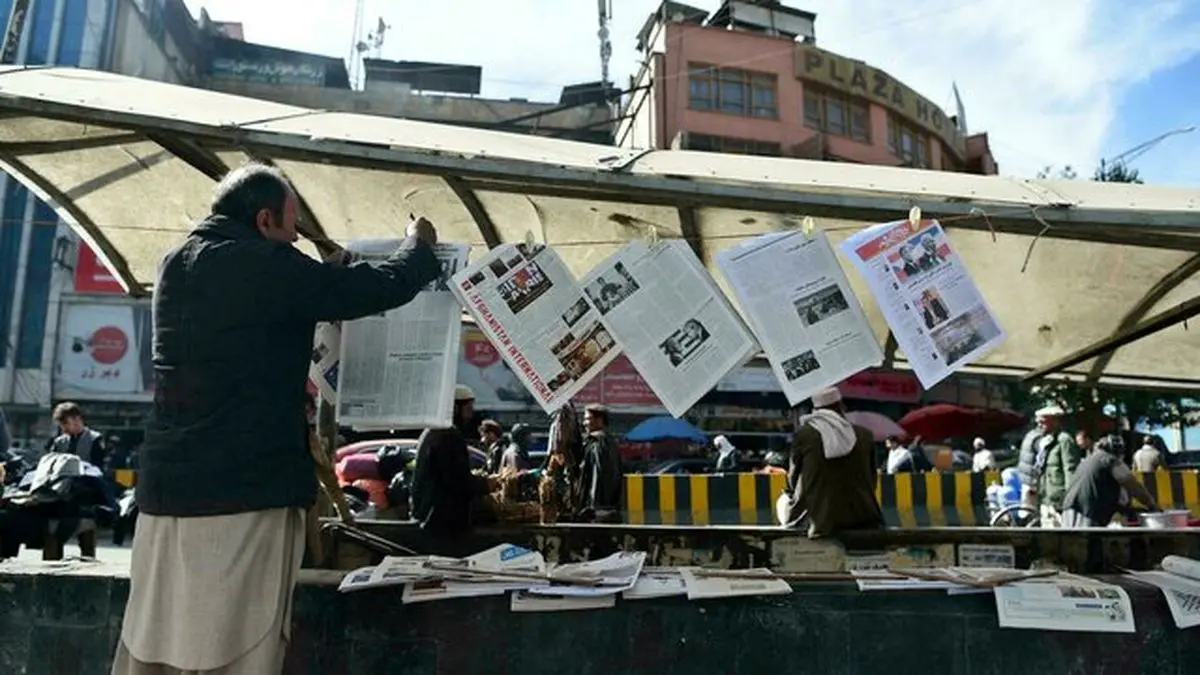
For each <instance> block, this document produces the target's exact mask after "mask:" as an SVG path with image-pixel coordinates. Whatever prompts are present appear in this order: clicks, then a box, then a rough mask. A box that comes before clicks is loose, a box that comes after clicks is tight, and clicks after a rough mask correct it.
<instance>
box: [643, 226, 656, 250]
mask: <svg viewBox="0 0 1200 675" xmlns="http://www.w3.org/2000/svg"><path fill="white" fill-rule="evenodd" d="M646 229H647V230H648V232H646V242H647V243H649V244H650V248H655V247H657V246H658V228H657V227H655V226H653V225H647V226H646Z"/></svg>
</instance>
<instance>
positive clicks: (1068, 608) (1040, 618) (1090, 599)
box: [993, 574, 1134, 633]
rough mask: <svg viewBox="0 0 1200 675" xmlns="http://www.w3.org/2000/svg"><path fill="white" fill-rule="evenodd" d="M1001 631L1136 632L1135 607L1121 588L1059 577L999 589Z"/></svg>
mask: <svg viewBox="0 0 1200 675" xmlns="http://www.w3.org/2000/svg"><path fill="white" fill-rule="evenodd" d="M993 593H994V594H995V596H996V613H997V615H998V616H999V620H1000V627H1001V628H1032V629H1041V630H1062V631H1079V632H1090V633H1133V632H1134V623H1133V604H1132V603H1131V602H1130V600H1129V594H1128V593H1126V592H1125V589H1123V588H1121V587H1120V586H1114V585H1112V584H1105V583H1102V582H1099V581H1095V580H1093V579H1088V578H1086V577H1078V576H1074V575H1066V574H1064V575H1059V576H1057V577H1050V578H1046V579H1031V580H1029V581H1021V582H1018V583H1014V584H1008V585H1005V586H997V587H996V588H995V590H994V591H993Z"/></svg>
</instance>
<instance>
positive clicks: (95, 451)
mask: <svg viewBox="0 0 1200 675" xmlns="http://www.w3.org/2000/svg"><path fill="white" fill-rule="evenodd" d="M54 422H55V424H57V425H58V428H59V429H60V430H61V431H62V433H61V434H60V435H59V436H58V437H57V438H55V439H54V440H53V441H51V442H50V448H49V451H50V452H65V453H67V454H70V455H77V456H78V457H79V458H80V459H82V460H83V461H85V462H89V463H91V464H92V465H93V466H95V467H96V468H98V469H103V468H104V459H105V457H106V456H107V455H108V449H107V448H106V447H105V444H104V436H103V435H101V434H100V433H99V432H97V431H93V430H91V429H89V428H88V426H87V425H86V424H84V422H83V410H82V409H81V408H80V407H79V406H78V405H76V404H74V403H71V402H69V401H68V402H66V403H59V404H58V405H57V406H55V407H54Z"/></svg>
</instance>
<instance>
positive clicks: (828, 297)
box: [717, 230, 883, 405]
mask: <svg viewBox="0 0 1200 675" xmlns="http://www.w3.org/2000/svg"><path fill="white" fill-rule="evenodd" d="M717 266H718V267H720V268H721V272H722V273H724V275H725V278H726V279H728V280H729V285H730V287H731V288H732V289H733V294H734V295H735V296H736V297H737V299H738V303H739V304H740V305H741V306H742V310H743V311H744V312H745V315H746V321H747V322H748V323H749V324H750V327H751V328H752V329H753V330H754V335H755V337H757V338H758V341H759V344H761V345H762V348H763V351H764V352H766V355H767V360H768V361H770V363H771V369H772V370H774V371H775V376H776V377H777V378H779V382H780V384H781V385H782V386H783V393H784V395H785V396H787V399H788V403H791V404H792V405H798V404H799V403H800V402H801V401H803V400H805V399H807V398H809V397H811V396H812V395H813V393H815V392H817V391H820V390H821V389H824V388H825V387H830V386H833V385H835V384H837V383H838V382H841V381H842V380H845V379H847V378H849V377H850V376H852V375H854V374H856V373H858V372H860V371H862V370H865V369H867V368H870V367H872V366H877V365H879V364H880V363H882V362H883V350H882V349H881V348H880V347H879V341H878V340H877V339H876V338H875V334H874V333H873V332H872V331H871V325H870V324H869V323H868V322H867V317H866V314H864V313H863V309H862V305H860V304H859V303H858V298H857V297H856V296H855V295H854V292H853V291H852V290H851V289H850V282H849V280H847V279H846V273H845V272H844V271H843V270H842V267H841V265H840V264H838V260H837V256H836V255H835V254H834V252H833V247H832V246H831V245H830V244H829V240H828V239H827V238H826V236H825V233H824V232H821V231H817V232H814V233H813V234H811V235H808V234H805V233H803V232H801V231H799V230H796V231H792V232H784V233H778V234H768V235H764V236H761V237H756V238H754V239H751V240H749V241H747V242H745V243H743V244H741V245H740V246H737V247H735V248H731V249H727V250H725V251H722V252H721V253H719V254H718V255H717Z"/></svg>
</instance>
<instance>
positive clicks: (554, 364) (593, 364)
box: [453, 243, 621, 414]
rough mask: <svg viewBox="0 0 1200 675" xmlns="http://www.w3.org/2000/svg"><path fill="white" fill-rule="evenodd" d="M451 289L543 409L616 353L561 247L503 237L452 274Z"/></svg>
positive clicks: (558, 403) (552, 407)
mask: <svg viewBox="0 0 1200 675" xmlns="http://www.w3.org/2000/svg"><path fill="white" fill-rule="evenodd" d="M453 289H454V293H455V294H456V295H457V296H458V298H459V300H461V302H462V304H463V306H464V307H466V308H467V311H468V312H470V314H471V316H472V317H474V318H475V322H476V324H478V326H479V328H480V330H482V331H483V332H484V334H485V335H487V337H488V339H489V340H490V341H491V343H492V344H493V345H495V346H496V348H497V349H498V350H499V351H500V355H501V356H502V357H503V358H504V360H505V361H506V362H507V363H508V364H509V366H511V367H512V370H513V372H514V373H516V374H517V377H519V378H520V379H521V383H522V384H524V385H525V386H526V388H528V389H529V392H530V393H532V394H533V396H534V399H535V400H536V401H537V403H538V404H539V405H541V406H542V409H543V410H545V411H546V413H547V414H551V413H553V412H554V411H556V410H558V408H560V407H562V406H563V405H564V404H566V403H567V402H568V401H570V400H571V398H572V397H574V396H575V394H577V393H578V392H579V390H580V389H582V388H583V387H584V385H586V384H587V383H588V381H590V380H591V379H592V378H594V377H595V376H597V375H599V374H600V373H601V371H603V370H604V367H605V366H607V365H608V364H609V363H610V362H611V361H612V360H613V359H614V358H616V357H617V355H618V354H620V351H621V350H620V349H619V348H618V347H617V343H616V341H615V340H614V339H613V336H612V335H611V334H610V333H609V331H608V328H606V327H605V325H604V324H603V323H602V322H601V321H600V316H599V314H597V312H596V310H594V309H592V306H591V305H590V304H588V301H587V300H586V299H585V298H584V296H583V290H582V289H581V288H580V286H579V284H578V283H577V282H576V281H575V278H574V277H573V276H571V272H570V270H568V269H567V266H566V265H565V264H563V261H562V259H561V258H560V257H559V256H558V254H557V253H556V252H555V251H554V250H553V249H550V248H547V247H545V246H543V245H540V244H524V243H523V244H505V245H502V246H498V247H496V248H494V249H492V250H491V251H488V253H487V254H486V255H484V256H483V257H482V258H480V259H479V260H478V261H477V262H475V263H474V264H473V265H471V266H470V267H468V268H467V269H465V270H463V271H461V272H459V273H458V274H457V275H455V276H454V279H453Z"/></svg>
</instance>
